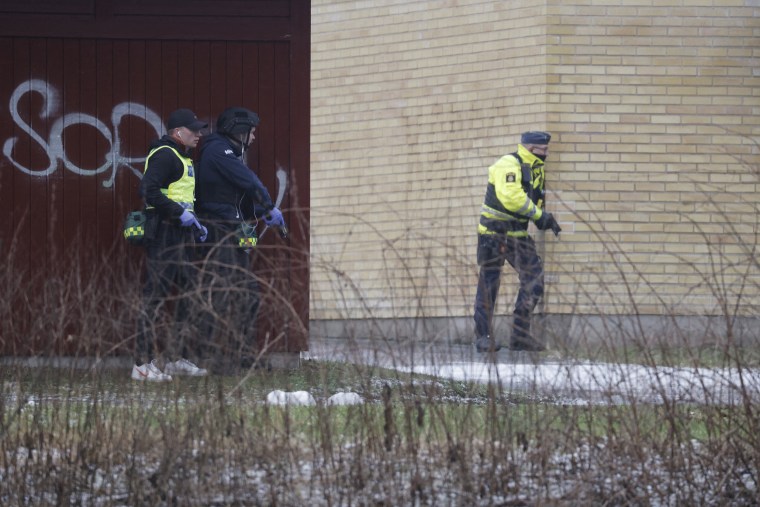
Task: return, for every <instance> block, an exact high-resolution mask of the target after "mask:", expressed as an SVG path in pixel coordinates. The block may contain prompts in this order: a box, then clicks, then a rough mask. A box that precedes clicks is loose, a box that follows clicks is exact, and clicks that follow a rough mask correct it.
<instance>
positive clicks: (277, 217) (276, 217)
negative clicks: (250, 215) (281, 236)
mask: <svg viewBox="0 0 760 507" xmlns="http://www.w3.org/2000/svg"><path fill="white" fill-rule="evenodd" d="M264 223H265V224H267V227H282V226H284V225H285V219H284V218H283V217H282V211H280V210H279V209H277V208H272V209H271V210H269V211H268V212H267V214H266V215H264Z"/></svg>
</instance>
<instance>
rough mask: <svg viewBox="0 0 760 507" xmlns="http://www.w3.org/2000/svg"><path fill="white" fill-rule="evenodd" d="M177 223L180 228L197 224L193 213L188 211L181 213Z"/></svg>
mask: <svg viewBox="0 0 760 507" xmlns="http://www.w3.org/2000/svg"><path fill="white" fill-rule="evenodd" d="M179 221H180V223H181V224H182V227H190V226H191V225H193V224H198V220H197V219H196V218H195V215H194V214H193V212H192V211H188V210H185V211H183V212H182V214H181V215H180V216H179ZM198 225H200V224H198Z"/></svg>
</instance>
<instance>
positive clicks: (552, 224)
mask: <svg viewBox="0 0 760 507" xmlns="http://www.w3.org/2000/svg"><path fill="white" fill-rule="evenodd" d="M536 227H538V228H539V230H542V231H545V230H547V229H551V230H552V232H553V233H554V235H555V236H559V233H560V232H562V228H561V227H560V226H559V224H558V223H557V220H556V219H555V218H554V215H552V214H551V213H549V212H548V211H544V213H543V215H541V218H539V219H538V220H536Z"/></svg>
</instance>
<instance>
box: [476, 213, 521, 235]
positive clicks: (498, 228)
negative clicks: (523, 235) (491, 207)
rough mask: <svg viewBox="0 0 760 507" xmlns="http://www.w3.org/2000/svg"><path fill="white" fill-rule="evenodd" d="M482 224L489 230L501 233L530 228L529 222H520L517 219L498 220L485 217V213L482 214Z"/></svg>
mask: <svg viewBox="0 0 760 507" xmlns="http://www.w3.org/2000/svg"><path fill="white" fill-rule="evenodd" d="M480 225H482V226H483V227H485V228H486V229H488V230H489V231H493V232H498V233H499V234H506V233H508V232H517V231H525V230H527V229H528V224H527V223H523V222H518V221H517V220H497V219H495V218H487V217H484V216H483V215H480Z"/></svg>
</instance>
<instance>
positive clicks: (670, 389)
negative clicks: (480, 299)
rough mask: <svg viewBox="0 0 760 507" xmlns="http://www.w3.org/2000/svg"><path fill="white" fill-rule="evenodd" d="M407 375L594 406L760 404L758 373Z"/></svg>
mask: <svg viewBox="0 0 760 507" xmlns="http://www.w3.org/2000/svg"><path fill="white" fill-rule="evenodd" d="M400 369H401V370H403V371H409V372H415V373H420V374H427V375H434V376H437V377H442V378H448V379H454V380H463V381H470V382H483V383H485V382H496V383H499V384H500V385H502V386H503V387H504V388H506V389H509V390H512V391H531V392H540V393H544V394H552V395H562V396H567V395H574V396H577V397H586V398H588V399H589V400H591V401H594V400H596V401H600V400H605V399H606V400H607V401H612V402H615V401H621V402H622V401H631V400H638V401H644V402H652V403H657V402H661V401H663V400H665V399H667V400H670V401H678V402H690V403H732V402H737V401H739V400H740V399H741V398H742V396H745V395H747V396H751V397H752V398H753V399H760V370H757V369H752V370H749V369H745V370H736V369H721V368H672V367H664V366H658V367H651V366H642V365H637V364H623V363H621V364H613V363H592V362H563V361H557V362H546V363H542V362H537V363H495V362H494V363H482V362H451V363H447V364H438V365H418V366H410V367H401V368H400Z"/></svg>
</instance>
